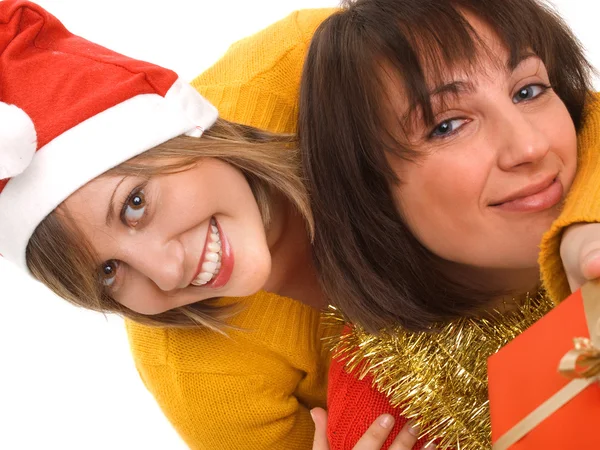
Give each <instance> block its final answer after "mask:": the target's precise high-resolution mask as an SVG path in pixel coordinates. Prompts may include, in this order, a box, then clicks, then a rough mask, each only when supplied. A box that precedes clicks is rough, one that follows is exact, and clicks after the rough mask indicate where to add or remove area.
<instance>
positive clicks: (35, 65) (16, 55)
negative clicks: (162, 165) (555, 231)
mask: <svg viewBox="0 0 600 450" xmlns="http://www.w3.org/2000/svg"><path fill="white" fill-rule="evenodd" d="M0 74H1V76H0V254H1V255H3V256H4V257H6V258H7V259H9V260H11V261H13V262H15V263H17V264H18V265H20V266H22V267H24V268H26V262H25V249H26V248H27V244H28V242H29V239H30V238H31V236H32V234H33V232H34V231H35V229H36V227H37V226H38V225H39V224H40V222H41V221H42V220H44V218H45V217H46V216H47V215H48V214H49V213H50V212H52V211H53V210H54V209H55V208H56V207H57V206H58V205H59V204H60V203H61V202H63V201H64V200H65V199H66V198H67V197H68V196H69V195H71V194H72V193H73V192H75V191H76V190H77V189H79V188H80V187H81V186H83V185H84V184H86V183H87V182H88V181H90V180H92V179H94V178H96V177H97V176H98V175H101V174H102V173H104V172H106V171H107V170H109V169H110V168H112V167H115V166H117V165H119V164H120V163H122V162H124V161H126V160H128V159H130V158H132V157H134V156H136V155H138V154H140V153H143V152H144V151H146V150H148V149H150V148H152V147H155V146H156V145H158V144H161V143H163V142H165V141H167V140H169V139H171V138H174V137H176V136H179V135H182V134H186V135H190V136H196V137H200V136H201V134H202V132H203V131H204V130H205V129H207V128H209V127H211V126H212V125H213V124H214V122H215V121H216V119H217V110H216V109H215V108H214V107H213V106H212V105H211V104H210V103H209V102H208V101H207V100H206V99H204V98H203V97H202V96H201V95H200V94H198V93H197V92H196V91H195V90H194V89H193V88H192V87H191V86H190V85H188V84H187V83H185V82H183V81H181V80H179V79H178V77H177V74H175V73H174V72H172V71H170V70H167V69H164V68H162V67H158V66H156V65H153V64H149V63H146V62H143V61H138V60H135V59H131V58H128V57H126V56H123V55H120V54H118V53H115V52H113V51H111V50H108V49H106V48H103V47H101V46H99V45H96V44H94V43H92V42H89V41H87V40H85V39H82V38H81V37H78V36H74V35H73V34H71V33H70V32H69V31H67V29H66V28H65V27H64V26H63V25H62V24H61V23H60V22H59V21H58V20H57V19H56V18H55V17H54V16H52V15H51V14H49V13H48V12H47V11H45V10H44V9H43V8H41V7H40V6H38V5H36V4H34V3H31V2H28V1H23V0H3V1H0Z"/></svg>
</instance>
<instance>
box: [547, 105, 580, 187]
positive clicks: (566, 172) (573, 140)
mask: <svg viewBox="0 0 600 450" xmlns="http://www.w3.org/2000/svg"><path fill="white" fill-rule="evenodd" d="M548 128H549V129H548V133H549V134H550V136H551V137H552V148H553V149H555V150H554V152H555V153H556V155H557V156H558V158H559V159H560V160H561V162H562V164H563V165H564V169H563V173H562V174H561V175H562V182H563V187H564V189H565V191H568V190H569V188H570V187H571V183H572V182H573V178H574V177H575V171H576V170H577V134H576V131H575V125H574V124H573V121H572V120H571V117H570V116H569V113H568V112H567V110H566V108H564V109H563V111H562V115H561V114H556V115H555V116H554V120H553V122H552V123H551V124H550V126H549V127H548Z"/></svg>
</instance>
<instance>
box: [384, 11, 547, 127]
mask: <svg viewBox="0 0 600 450" xmlns="http://www.w3.org/2000/svg"><path fill="white" fill-rule="evenodd" d="M460 14H461V17H462V19H463V20H464V23H463V24H462V25H457V30H455V31H454V34H455V35H457V36H458V35H460V33H461V31H460V30H462V31H464V32H466V33H467V34H468V36H469V37H468V40H466V41H465V40H464V39H462V40H463V41H464V42H462V45H464V46H465V48H462V49H457V48H456V45H461V44H460V42H459V41H461V38H460V37H456V38H455V39H448V40H447V41H443V40H440V39H438V37H439V36H438V35H436V34H435V33H430V32H429V31H426V32H424V33H422V34H421V35H419V37H418V38H414V39H413V40H412V42H411V47H412V48H413V50H414V52H415V54H416V55H417V58H418V61H419V68H418V69H417V70H415V68H414V67H411V66H410V65H407V64H406V61H405V60H402V59H401V58H394V57H392V58H386V59H384V60H383V62H382V63H380V64H379V68H380V70H379V77H380V79H381V83H382V87H383V89H382V90H381V92H383V95H384V96H385V98H384V99H383V100H384V104H387V106H385V107H384V108H386V109H387V108H391V109H392V111H393V114H394V115H395V116H397V115H400V116H401V117H404V118H409V117H408V116H412V115H413V113H415V112H417V113H419V115H422V116H423V117H422V119H424V120H425V122H426V123H427V124H432V122H433V112H432V101H434V100H435V101H436V103H439V102H443V101H444V100H445V99H446V98H448V97H450V96H458V95H461V94H464V93H470V92H472V91H473V90H474V89H475V87H476V85H477V83H478V82H481V81H482V80H483V79H487V80H490V79H493V80H499V81H500V80H502V79H504V78H508V77H509V76H510V75H511V73H512V71H513V69H514V68H515V67H516V66H517V65H519V63H520V62H522V61H523V60H524V59H527V58H529V57H531V56H535V54H534V53H533V51H532V50H531V48H527V47H524V48H509V46H510V45H511V44H510V43H506V42H504V41H503V39H502V38H501V37H500V35H499V34H498V33H497V32H496V30H495V29H494V28H493V27H492V26H490V24H489V23H487V22H486V21H485V20H483V19H481V18H480V17H479V16H477V15H475V14H472V13H470V12H463V11H461V12H460ZM454 23H455V25H456V24H457V21H454ZM464 37H465V36H462V38H464ZM512 45H513V47H514V43H513V44H512ZM531 64H534V65H536V67H539V64H540V60H539V58H535V59H532V62H531ZM389 112H390V111H388V113H389ZM386 115H387V114H386ZM413 118H414V117H413ZM404 125H407V123H404Z"/></svg>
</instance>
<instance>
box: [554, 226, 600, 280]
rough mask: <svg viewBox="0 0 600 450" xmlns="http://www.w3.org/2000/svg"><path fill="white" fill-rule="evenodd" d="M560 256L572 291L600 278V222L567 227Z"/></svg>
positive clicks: (561, 244)
mask: <svg viewBox="0 0 600 450" xmlns="http://www.w3.org/2000/svg"><path fill="white" fill-rule="evenodd" d="M560 257H561V258H562V262H563V266H564V268H565V273H566V274H567V280H568V281H569V287H570V288H571V292H575V291H576V290H577V289H579V288H580V287H581V286H582V285H583V284H585V282H586V281H590V280H595V279H597V278H600V223H581V224H577V225H571V226H570V227H569V228H567V229H566V231H565V232H564V234H563V237H562V241H561V243H560Z"/></svg>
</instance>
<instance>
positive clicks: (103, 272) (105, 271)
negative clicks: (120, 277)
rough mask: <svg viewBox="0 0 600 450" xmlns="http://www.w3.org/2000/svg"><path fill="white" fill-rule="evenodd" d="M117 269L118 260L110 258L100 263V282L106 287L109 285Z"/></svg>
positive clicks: (113, 279)
mask: <svg viewBox="0 0 600 450" xmlns="http://www.w3.org/2000/svg"><path fill="white" fill-rule="evenodd" d="M118 269H119V262H118V261H115V260H114V259H111V260H109V261H106V262H104V263H102V266H101V268H100V282H101V283H102V284H103V285H104V286H107V287H110V286H112V285H113V283H114V282H115V279H116V278H117V270H118Z"/></svg>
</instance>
